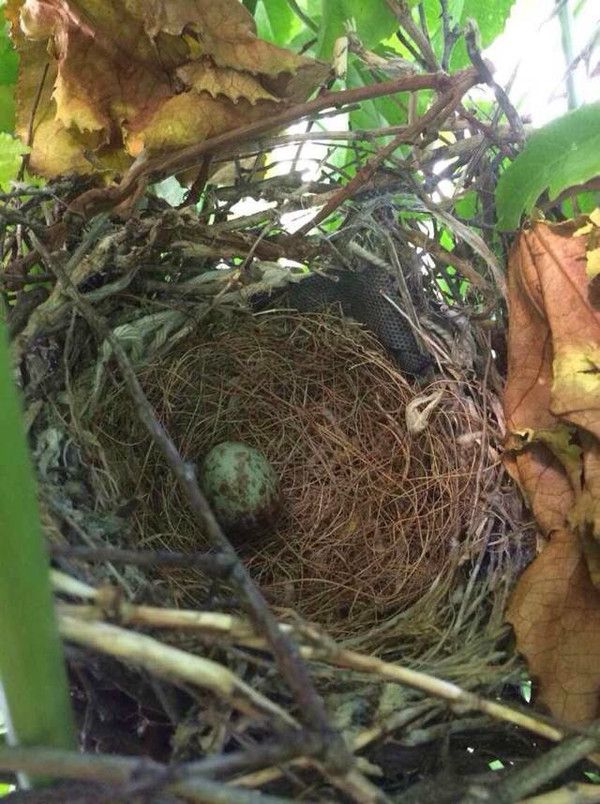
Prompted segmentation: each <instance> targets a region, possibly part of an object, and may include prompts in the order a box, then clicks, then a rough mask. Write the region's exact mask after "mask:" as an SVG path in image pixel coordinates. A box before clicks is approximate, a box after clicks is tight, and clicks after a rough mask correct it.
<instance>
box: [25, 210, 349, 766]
mask: <svg viewBox="0 0 600 804" xmlns="http://www.w3.org/2000/svg"><path fill="white" fill-rule="evenodd" d="M104 226H105V220H104V219H103V218H100V219H99V220H98V221H96V222H95V225H93V226H92V227H91V228H90V231H89V232H88V234H87V236H86V237H85V238H84V239H83V240H82V242H81V244H80V246H79V247H78V248H77V249H76V251H75V253H74V254H73V256H72V257H71V259H70V260H69V261H68V263H67V265H66V266H65V267H63V266H62V265H60V264H59V263H58V262H55V261H54V260H53V259H52V257H51V255H50V254H49V252H48V251H47V249H46V248H45V246H44V244H43V243H41V242H39V241H38V242H37V243H36V248H37V249H38V251H39V253H40V254H41V255H42V257H43V259H44V261H45V262H46V264H47V266H48V267H49V268H50V269H51V270H52V271H53V272H54V273H55V274H56V276H57V278H58V279H59V281H60V283H61V285H62V287H63V290H64V292H65V294H66V295H67V296H69V297H70V298H71V299H72V301H73V303H74V305H75V307H76V308H77V310H78V311H79V312H80V313H81V315H82V316H83V317H84V318H85V319H86V321H87V322H88V324H89V326H90V327H91V328H92V330H93V331H94V333H95V334H96V335H97V337H99V338H100V339H103V340H106V341H107V342H108V343H109V344H110V346H111V348H112V350H113V354H114V355H115V358H116V360H117V362H118V365H119V368H120V370H121V374H122V376H123V379H124V381H125V384H126V385H127V388H128V390H129V393H130V394H131V397H132V399H133V400H134V402H135V405H136V408H137V413H138V416H139V418H140V420H141V422H142V423H143V424H144V426H145V427H146V429H147V430H148V432H149V434H150V436H151V437H152V440H153V441H154V443H155V444H156V445H157V447H158V448H159V449H160V450H161V452H162V453H163V455H164V456H165V458H166V459H167V461H168V463H169V465H170V466H171V469H172V470H173V473H174V475H175V477H176V478H177V480H178V481H179V483H180V484H181V486H182V488H183V491H184V492H185V495H186V497H187V499H188V503H189V505H190V508H191V510H192V511H193V512H194V514H195V515H196V517H197V518H198V520H199V522H200V524H201V525H202V527H203V530H204V533H205V534H206V536H207V537H208V538H209V539H210V541H211V542H212V544H213V545H214V546H215V547H216V548H217V549H218V550H219V552H220V553H221V554H222V555H223V556H225V557H226V558H229V559H230V560H232V562H233V564H234V566H233V568H232V570H231V573H230V576H229V579H230V583H231V585H232V586H233V588H234V589H235V591H236V592H237V594H238V595H239V597H240V600H242V601H243V602H244V605H245V608H246V610H247V611H248V614H249V616H250V618H251V620H252V622H253V623H254V625H255V627H256V628H257V630H258V631H259V633H262V634H264V635H265V637H266V639H267V642H268V643H269V646H270V648H271V650H272V651H273V655H274V657H275V661H276V663H277V665H278V668H279V671H280V672H281V674H282V676H283V678H284V679H285V680H286V682H287V684H288V685H289V687H290V689H291V691H292V693H293V695H294V698H295V700H296V704H297V706H298V710H299V712H300V716H301V717H302V719H303V721H304V723H306V725H307V727H308V728H309V729H310V730H314V731H315V732H316V733H318V734H319V736H320V737H321V739H322V741H323V750H324V762H325V764H327V765H328V766H329V767H330V768H331V769H332V771H333V772H344V771H347V770H348V769H349V768H350V767H351V766H352V757H351V755H350V754H349V752H348V750H347V748H346V746H345V744H344V741H343V739H342V738H341V736H340V735H339V734H338V733H337V732H336V731H334V730H333V729H332V727H331V726H330V724H329V721H328V718H327V715H326V713H325V707H324V704H323V701H322V699H321V698H320V696H319V695H318V693H317V692H316V690H315V688H314V686H313V683H312V680H311V678H310V675H309V673H308V670H307V668H306V666H305V664H304V662H303V660H302V659H301V658H300V655H299V653H298V649H297V647H296V645H295V644H294V642H293V641H292V640H291V639H290V638H289V636H287V635H286V634H284V633H283V632H282V631H281V629H280V628H279V624H278V623H277V620H276V619H275V617H274V616H273V614H272V613H271V611H270V610H269V607H268V606H267V603H266V601H265V599H264V597H263V596H262V594H261V592H260V590H259V589H258V588H257V587H256V585H255V584H254V582H253V581H252V578H251V577H250V575H249V573H248V571H247V569H246V568H245V566H244V565H243V564H242V562H241V561H240V560H239V558H238V557H237V555H236V553H235V550H234V549H233V547H232V545H231V543H230V542H229V540H228V539H227V537H226V536H225V534H224V533H223V531H222V530H221V527H220V526H219V524H218V522H217V520H216V519H215V517H214V514H213V512H212V510H211V509H210V506H209V504H208V502H207V500H206V498H205V496H204V494H203V493H202V492H201V490H200V487H199V486H198V483H197V481H196V475H195V471H194V467H193V466H192V465H191V464H188V463H186V462H185V461H184V460H183V458H182V457H181V455H180V454H179V451H178V450H177V447H176V446H175V443H174V442H173V440H172V438H171V437H170V435H169V434H168V433H167V431H166V430H165V428H164V427H163V426H162V424H161V423H160V422H159V421H158V419H157V418H156V415H155V413H154V410H153V408H152V406H151V404H150V402H149V401H148V398H147V397H146V395H145V393H144V391H143V389H142V386H141V385H140V382H139V380H138V378H137V376H136V374H135V372H134V370H133V367H132V366H131V363H130V362H129V358H128V357H127V354H126V353H125V351H124V349H123V347H122V346H121V344H120V342H119V340H118V339H117V338H115V337H114V336H113V334H112V332H111V331H110V329H109V328H108V326H107V324H106V323H105V321H104V319H103V318H102V317H101V316H99V315H98V314H97V313H96V311H95V310H94V308H93V307H92V306H91V305H90V304H89V303H88V302H87V301H86V300H85V299H84V298H83V297H82V296H81V295H80V294H79V293H78V291H77V289H76V288H75V286H74V285H73V283H72V281H71V278H70V274H71V273H72V272H73V269H74V268H75V267H76V266H77V265H78V263H79V261H80V260H81V259H82V258H83V255H84V254H85V252H86V250H87V249H88V248H89V247H90V246H91V244H92V243H93V242H95V240H96V239H97V238H98V237H99V235H100V233H101V232H102V230H103V229H104ZM36 239H37V238H36Z"/></svg>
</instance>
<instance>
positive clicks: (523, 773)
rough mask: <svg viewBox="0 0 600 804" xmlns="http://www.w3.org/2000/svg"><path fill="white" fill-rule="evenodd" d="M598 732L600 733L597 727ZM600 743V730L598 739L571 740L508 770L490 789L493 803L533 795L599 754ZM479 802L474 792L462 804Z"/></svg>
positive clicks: (573, 738)
mask: <svg viewBox="0 0 600 804" xmlns="http://www.w3.org/2000/svg"><path fill="white" fill-rule="evenodd" d="M588 728H589V727H588ZM596 730H598V727H597V726H596ZM599 744H600V730H599V734H598V737H596V738H594V737H583V736H581V735H575V736H574V737H569V738H568V739H566V740H564V741H563V742H562V743H561V744H560V745H557V746H554V747H553V748H551V749H550V750H549V751H546V753H544V754H542V755H541V756H539V757H536V759H534V760H533V761H532V762H528V763H527V764H525V765H523V766H522V767H519V768H517V769H516V770H513V771H509V773H508V774H507V775H506V776H504V778H503V779H502V780H501V781H500V782H498V784H495V785H493V786H492V785H491V786H490V787H489V794H490V797H491V800H493V801H495V802H498V804H510V802H512V801H518V800H519V799H521V798H522V797H523V796H526V795H528V794H529V793H534V792H535V791H536V790H538V789H539V788H540V787H542V785H544V784H546V783H547V782H550V781H552V779H556V778H557V776H560V775H561V773H564V771H566V770H568V769H569V768H571V767H572V766H573V765H575V764H576V763H577V762H579V761H580V760H582V759H584V758H585V757H586V756H587V755H588V754H591V753H593V752H594V751H596V750H597V749H598V745H599ZM480 801H481V798H480V797H479V796H478V794H477V792H474V793H473V794H472V795H467V796H465V797H464V798H463V800H462V801H461V802H460V804H475V803H476V802H480Z"/></svg>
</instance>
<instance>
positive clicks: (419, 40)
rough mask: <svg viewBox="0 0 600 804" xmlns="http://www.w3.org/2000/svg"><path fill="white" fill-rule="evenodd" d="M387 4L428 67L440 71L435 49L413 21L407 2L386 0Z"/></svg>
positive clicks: (403, 0)
mask: <svg viewBox="0 0 600 804" xmlns="http://www.w3.org/2000/svg"><path fill="white" fill-rule="evenodd" d="M386 3H387V5H388V7H389V9H390V11H391V12H392V14H394V15H395V16H396V19H397V20H398V22H399V23H400V25H401V26H402V27H403V28H404V30H405V31H406V33H407V34H408V35H409V36H410V38H411V39H412V40H413V42H414V43H415V45H417V47H418V48H419V50H420V51H421V54H422V56H423V59H424V61H425V63H426V65H427V67H428V68H429V69H430V70H439V69H440V64H439V62H438V60H437V56H436V55H435V53H434V51H433V48H432V47H431V43H430V41H429V39H427V37H426V36H425V34H424V33H423V31H422V30H421V29H420V28H419V26H418V25H417V24H416V23H415V21H414V20H413V18H412V15H411V11H410V9H409V7H408V5H407V4H406V2H405V0H386Z"/></svg>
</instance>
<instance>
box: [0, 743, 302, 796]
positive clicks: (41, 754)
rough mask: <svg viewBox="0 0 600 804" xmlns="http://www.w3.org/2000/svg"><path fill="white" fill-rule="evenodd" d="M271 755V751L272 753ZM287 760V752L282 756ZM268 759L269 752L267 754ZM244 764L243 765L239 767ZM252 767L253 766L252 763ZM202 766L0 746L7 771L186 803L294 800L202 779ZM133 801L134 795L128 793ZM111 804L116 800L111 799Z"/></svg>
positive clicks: (0, 764) (1, 765) (2, 765)
mask: <svg viewBox="0 0 600 804" xmlns="http://www.w3.org/2000/svg"><path fill="white" fill-rule="evenodd" d="M270 753H272V751H270ZM282 753H283V756H284V758H285V752H282ZM266 756H267V757H268V756H269V752H267V753H266ZM208 763H209V764H208V771H209V772H208V774H207V775H209V776H210V775H212V773H214V770H212V771H211V766H213V767H214V763H212V760H209V761H208ZM240 764H241V763H240ZM250 765H252V762H250ZM201 766H202V763H201V762H197V763H189V764H188V765H182V766H180V767H179V768H169V767H168V766H166V765H162V764H160V763H158V762H154V761H153V760H151V759H146V758H144V759H137V758H133V757H125V756H117V755H114V754H110V755H108V754H81V753H79V752H77V751H62V750H59V749H52V748H20V747H19V748H12V747H10V748H9V747H8V746H0V768H2V769H3V770H5V771H14V772H15V773H16V772H19V771H20V772H27V773H31V774H35V775H48V776H54V777H58V778H62V779H81V780H87V781H100V782H106V783H109V784H112V785H114V784H119V785H125V786H129V785H131V784H132V783H133V784H134V785H135V787H136V788H137V787H142V788H143V787H144V786H147V785H148V784H149V783H152V785H153V789H154V790H156V789H157V788H158V789H160V787H166V788H168V789H169V790H171V791H173V792H174V793H177V794H179V795H182V796H185V797H186V800H191V801H202V802H205V804H207V803H208V804H211V803H213V804H261V802H264V803H265V804H290V802H291V799H288V798H281V797H280V796H267V795H262V794H257V793H255V792H254V791H252V792H249V791H246V790H242V789H238V788H235V787H232V786H231V785H224V784H221V783H219V782H214V781H212V780H211V779H210V778H203V769H202V767H201ZM129 796H130V797H131V792H130V793H129ZM111 800H113V799H112V798H111Z"/></svg>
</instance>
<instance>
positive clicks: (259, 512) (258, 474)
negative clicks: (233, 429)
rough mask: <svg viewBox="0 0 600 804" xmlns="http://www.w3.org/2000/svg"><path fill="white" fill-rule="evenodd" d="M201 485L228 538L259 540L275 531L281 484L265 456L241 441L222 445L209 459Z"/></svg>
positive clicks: (203, 469)
mask: <svg viewBox="0 0 600 804" xmlns="http://www.w3.org/2000/svg"><path fill="white" fill-rule="evenodd" d="M200 483H201V486H202V490H203V491H204V494H205V495H206V498H207V499H208V501H209V503H210V505H211V506H212V509H213V512H214V514H215V516H216V518H217V520H218V522H219V524H220V525H221V527H222V528H223V530H224V531H225V532H226V533H227V534H228V535H229V536H232V535H233V536H247V537H250V536H259V535H260V534H261V533H266V532H268V531H270V530H271V529H272V528H273V525H274V524H275V521H276V519H277V514H278V513H279V509H280V507H281V506H280V495H279V480H278V477H277V474H276V473H275V470H274V469H273V467H272V466H271V464H270V463H269V461H268V460H267V459H266V458H265V456H264V455H263V454H262V452H260V451H259V450H257V449H254V447H250V446H248V444H244V443H242V442H238V441H223V442H222V443H220V444H217V445H216V446H215V447H213V448H212V449H211V450H210V452H209V453H208V454H207V455H206V457H205V458H204V460H203V462H202V466H201V469H200Z"/></svg>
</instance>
